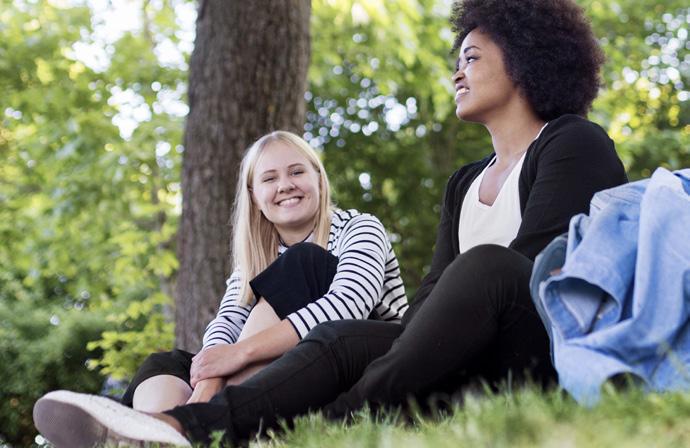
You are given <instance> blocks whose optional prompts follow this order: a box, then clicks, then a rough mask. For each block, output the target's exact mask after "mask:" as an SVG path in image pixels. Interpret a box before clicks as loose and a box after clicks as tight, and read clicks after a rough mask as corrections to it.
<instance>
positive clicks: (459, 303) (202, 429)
mask: <svg viewBox="0 0 690 448" xmlns="http://www.w3.org/2000/svg"><path fill="white" fill-rule="evenodd" d="M531 269H532V262H531V261H530V260H529V259H527V258H526V257H524V256H522V255H521V254H519V253H517V252H515V251H513V250H511V249H507V248H504V247H500V246H495V245H484V246H478V247H475V248H473V249H472V250H469V251H467V252H466V253H465V254H462V255H459V256H458V257H457V258H456V260H455V261H453V263H451V264H450V265H449V266H448V267H447V268H446V270H445V271H444V272H443V274H442V275H441V277H440V279H439V280H438V283H437V284H436V286H435V287H434V289H433V290H432V292H431V293H430V294H429V296H428V297H427V299H426V301H425V302H424V303H423V304H422V306H421V307H420V308H419V310H418V311H417V314H416V315H415V316H414V317H413V318H412V319H411V320H410V321H409V323H408V324H407V326H406V327H405V328H403V327H402V326H401V325H399V324H393V323H385V322H376V321H353V320H346V321H335V322H328V323H324V324H321V325H319V326H317V327H316V328H315V329H314V330H312V332H310V333H309V334H308V335H307V336H306V337H305V338H304V339H303V340H302V341H301V342H300V343H299V344H298V345H297V347H295V348H294V349H292V350H291V351H289V352H287V353H286V354H284V355H283V356H282V357H280V358H279V359H277V360H276V361H274V362H273V363H271V364H270V365H269V366H268V367H266V368H265V369H264V370H263V371H261V372H259V373H258V374H257V375H255V376H254V377H252V378H250V379H249V380H247V381H246V382H245V383H243V384H241V385H238V386H229V387H226V388H225V389H224V390H223V391H221V392H220V393H219V394H217V395H216V396H214V397H213V398H212V400H211V401H210V402H209V403H198V404H192V405H187V406H180V407H177V408H175V409H173V410H171V411H167V414H169V415H171V416H173V417H175V418H176V419H177V420H179V421H180V423H181V424H182V426H183V427H184V428H185V430H186V432H187V435H188V436H189V437H190V438H191V439H192V440H196V441H202V442H203V441H207V440H208V436H209V434H210V433H211V432H212V431H218V430H223V431H226V437H227V438H228V439H229V440H232V441H239V440H243V439H246V438H248V437H250V436H251V434H252V433H254V432H256V431H257V430H258V429H259V428H260V427H261V428H263V429H266V428H271V427H275V426H276V425H277V422H278V419H281V418H282V419H286V420H288V421H290V420H291V419H292V418H293V417H295V416H298V415H301V414H304V413H306V412H308V411H310V410H318V409H323V410H324V412H325V414H326V415H327V416H329V417H333V418H339V417H345V416H347V415H349V413H350V412H352V411H354V410H357V409H360V408H362V407H363V406H364V405H365V404H366V403H369V404H370V405H372V406H373V407H381V406H395V405H399V404H403V403H405V402H406V400H407V399H408V398H410V397H414V398H417V399H418V400H425V399H426V398H428V397H430V396H431V394H432V392H453V391H454V390H457V389H458V388H462V386H464V385H466V384H467V383H468V381H470V380H473V379H477V378H482V379H484V380H486V381H488V382H490V383H491V382H497V381H500V380H501V379H503V378H506V377H507V376H508V375H509V372H512V375H513V377H515V378H520V377H521V376H522V375H523V374H524V373H526V372H527V373H528V374H529V375H530V377H531V378H532V379H534V380H536V381H539V382H548V381H550V380H552V379H553V378H555V372H554V370H553V368H552V366H551V363H550V358H549V341H548V336H547V334H546V331H545V329H544V327H543V325H542V323H541V321H540V319H539V316H538V314H537V312H536V310H535V309H534V306H533V304H532V301H531V298H530V292H529V277H530V273H531Z"/></svg>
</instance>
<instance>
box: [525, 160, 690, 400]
mask: <svg viewBox="0 0 690 448" xmlns="http://www.w3.org/2000/svg"><path fill="white" fill-rule="evenodd" d="M561 266H562V271H561V272H560V273H557V274H556V273H554V274H555V275H551V273H552V271H553V270H554V269H556V268H560V267H561ZM530 286H531V289H532V295H533V299H534V302H535V306H536V308H537V311H538V312H539V314H540V315H541V318H542V320H543V322H544V325H545V326H546V328H547V331H548V333H549V336H550V338H551V347H552V360H553V363H554V367H555V368H556V370H557V371H558V376H559V383H560V384H561V386H562V387H563V388H564V389H566V390H567V391H568V392H569V393H571V394H572V395H573V397H575V399H576V400H578V401H579V402H580V403H582V404H586V405H591V404H594V403H596V402H597V400H598V399H599V391H600V386H601V384H602V383H603V382H604V381H606V380H607V379H609V378H611V377H612V376H614V375H617V374H623V373H628V374H632V375H633V376H634V377H637V378H639V379H641V380H642V381H643V382H644V384H645V386H646V388H647V389H648V390H655V391H662V390H677V389H690V319H688V317H689V316H690V169H684V170H680V171H676V172H675V173H671V172H670V171H668V170H666V169H663V168H659V169H657V170H656V171H655V172H654V174H653V175H652V177H651V178H650V179H645V180H642V181H638V182H634V183H629V184H626V185H622V186H619V187H615V188H611V189H608V190H604V191H601V192H599V193H597V194H595V195H594V197H593V199H592V202H591V204H590V214H589V216H587V215H584V214H581V215H577V216H575V217H573V218H572V220H571V221H570V227H569V232H568V235H567V238H566V237H565V236H561V237H558V238H556V239H555V240H554V241H553V242H552V243H551V244H549V246H547V247H546V248H545V249H544V251H542V253H541V254H540V255H539V256H538V257H537V259H536V261H535V265H534V269H533V273H532V280H531V285H530Z"/></svg>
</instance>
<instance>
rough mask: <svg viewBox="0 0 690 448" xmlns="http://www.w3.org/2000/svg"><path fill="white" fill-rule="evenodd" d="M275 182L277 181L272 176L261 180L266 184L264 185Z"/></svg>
mask: <svg viewBox="0 0 690 448" xmlns="http://www.w3.org/2000/svg"><path fill="white" fill-rule="evenodd" d="M274 180H275V177H272V176H271V177H264V178H263V179H261V182H264V183H266V182H273V181H274Z"/></svg>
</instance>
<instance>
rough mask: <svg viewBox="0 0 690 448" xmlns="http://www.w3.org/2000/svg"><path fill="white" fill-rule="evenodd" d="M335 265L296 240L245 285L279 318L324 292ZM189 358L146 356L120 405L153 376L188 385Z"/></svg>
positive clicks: (329, 257)
mask: <svg viewBox="0 0 690 448" xmlns="http://www.w3.org/2000/svg"><path fill="white" fill-rule="evenodd" d="M337 268H338V258H337V257H335V256H333V255H332V254H330V253H328V252H327V251H326V250H325V249H323V248H322V247H321V246H318V245H316V244H312V243H299V244H295V245H293V246H291V247H290V248H289V249H288V250H287V251H285V252H284V253H283V254H282V255H281V256H280V257H278V258H276V260H275V261H274V262H273V263H271V264H270V265H269V266H268V267H267V268H266V269H265V270H264V271H263V272H261V273H260V274H259V275H257V276H256V277H255V278H254V279H252V280H251V281H250V282H249V285H250V286H251V288H252V291H253V292H254V294H255V295H256V297H262V298H264V299H265V300H266V301H267V302H268V303H269V305H271V307H272V308H273V311H275V313H276V315H277V316H278V317H279V318H280V319H281V320H282V319H285V317H287V316H288V315H289V314H291V313H293V312H294V311H297V310H298V309H300V308H303V307H304V306H306V305H308V304H309V303H311V302H313V301H314V300H317V299H319V298H320V297H321V296H323V295H324V294H326V292H328V289H329V288H330V286H331V283H332V282H333V277H335V273H336V270H337ZM193 357H194V353H189V352H186V351H184V350H177V349H176V350H173V351H171V352H161V353H154V354H152V355H150V356H149V357H147V358H146V360H145V361H144V362H143V364H142V365H141V367H139V370H137V372H136V374H135V375H134V377H133V378H132V381H131V382H130V384H129V386H128V387H127V390H126V391H125V394H124V395H123V396H122V400H121V401H122V404H124V405H126V406H130V407H131V406H132V400H133V399H134V391H136V389H137V387H139V385H140V384H141V383H142V382H143V381H145V380H147V379H149V378H151V377H154V376H157V375H173V376H176V377H178V378H180V379H182V380H183V381H185V382H186V383H187V384H190V375H189V370H190V368H191V367H192V358H193ZM189 387H190V388H191V385H190V386H189Z"/></svg>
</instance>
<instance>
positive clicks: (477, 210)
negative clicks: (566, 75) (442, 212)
mask: <svg viewBox="0 0 690 448" xmlns="http://www.w3.org/2000/svg"><path fill="white" fill-rule="evenodd" d="M548 124H549V123H548V122H546V123H544V126H542V127H541V129H539V132H537V135H536V136H535V137H534V140H536V139H538V138H539V136H540V135H541V133H542V132H543V131H544V128H545V127H546V125H548ZM534 140H532V141H534ZM528 149H529V148H528ZM526 154H527V151H525V152H524V153H523V154H522V157H520V160H518V162H517V163H516V164H515V166H514V167H513V169H512V170H511V171H510V174H509V175H508V178H507V179H506V180H505V182H504V183H503V185H502V186H501V190H500V191H499V192H498V196H496V200H495V201H494V203H493V205H486V204H484V203H482V202H481V201H480V200H479V186H480V185H481V183H482V179H484V173H485V172H486V170H487V168H489V167H490V166H491V165H493V164H494V162H496V156H494V158H493V159H491V162H489V164H488V165H487V166H486V168H484V169H483V170H482V172H481V173H480V174H479V176H477V178H476V179H475V180H474V181H473V182H472V184H471V185H470V188H469V189H468V190H467V193H465V198H464V199H463V201H462V208H461V209H460V223H459V224H458V246H459V250H460V253H464V252H466V251H468V250H470V249H472V248H473V247H474V246H479V245H480V244H498V245H499V246H503V247H508V245H509V244H510V242H511V241H513V240H514V239H515V237H516V236H517V233H518V230H519V229H520V224H522V213H521V212H520V189H519V181H520V172H521V171H522V163H523V162H524V161H525V155H526Z"/></svg>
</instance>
